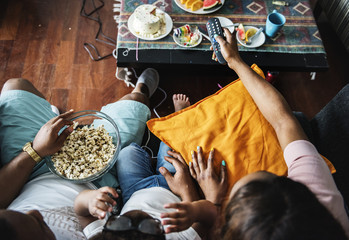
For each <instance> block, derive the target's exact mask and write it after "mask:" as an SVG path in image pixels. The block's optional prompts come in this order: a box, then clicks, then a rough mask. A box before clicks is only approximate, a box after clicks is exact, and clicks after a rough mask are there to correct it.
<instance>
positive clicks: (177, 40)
mask: <svg viewBox="0 0 349 240" xmlns="http://www.w3.org/2000/svg"><path fill="white" fill-rule="evenodd" d="M173 40H174V41H175V42H176V43H177V44H178V45H179V46H181V47H185V48H193V47H196V46H198V45H199V44H200V43H201V41H202V34H201V33H200V32H199V40H198V41H197V43H196V44H194V45H190V46H187V45H183V44H181V42H180V41H179V39H178V38H177V37H176V36H175V35H174V34H173Z"/></svg>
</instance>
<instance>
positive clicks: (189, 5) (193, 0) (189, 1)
mask: <svg viewBox="0 0 349 240" xmlns="http://www.w3.org/2000/svg"><path fill="white" fill-rule="evenodd" d="M195 1H196V0H188V1H187V2H186V3H185V7H186V8H191V5H192V4H193V3H194V2H195Z"/></svg>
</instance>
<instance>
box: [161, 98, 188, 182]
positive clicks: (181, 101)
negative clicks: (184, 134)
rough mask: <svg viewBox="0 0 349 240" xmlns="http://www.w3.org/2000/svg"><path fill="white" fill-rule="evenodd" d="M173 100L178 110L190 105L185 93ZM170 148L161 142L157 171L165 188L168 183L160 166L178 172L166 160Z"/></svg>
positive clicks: (173, 172)
mask: <svg viewBox="0 0 349 240" xmlns="http://www.w3.org/2000/svg"><path fill="white" fill-rule="evenodd" d="M172 100H173V105H174V109H175V111H176V112H177V111H180V110H182V109H184V108H186V107H189V106H190V102H189V98H188V97H187V96H186V95H184V94H174V95H173V97H172ZM169 150H171V148H170V147H169V146H167V145H166V144H165V143H164V142H161V143H160V147H159V152H158V157H157V163H156V173H157V175H158V176H159V179H160V184H161V185H162V186H163V187H165V188H168V185H167V182H166V180H165V178H164V177H163V176H162V175H161V174H160V172H159V168H160V167H165V168H166V169H167V170H168V171H169V172H170V173H172V174H175V173H176V169H175V168H174V166H173V165H172V164H171V163H169V162H168V161H166V160H165V156H168V154H167V152H168V151H169Z"/></svg>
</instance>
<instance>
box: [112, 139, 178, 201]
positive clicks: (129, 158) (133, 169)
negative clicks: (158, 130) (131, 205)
mask: <svg viewBox="0 0 349 240" xmlns="http://www.w3.org/2000/svg"><path fill="white" fill-rule="evenodd" d="M168 150H170V148H169V147H168V146H167V145H166V144H164V143H163V142H161V143H160V148H159V153H158V156H157V164H156V169H155V170H154V169H153V168H152V166H151V158H150V156H149V154H148V153H147V152H146V151H145V150H144V149H142V148H141V147H140V146H139V145H137V144H136V143H131V144H130V145H129V146H127V147H125V148H123V149H122V150H121V151H120V154H119V156H118V161H117V174H118V178H119V183H120V187H121V190H122V198H123V202H124V203H126V202H127V201H128V199H130V197H131V195H132V194H133V193H134V192H136V191H138V190H141V189H144V188H151V187H163V188H166V189H168V190H170V188H169V186H168V184H167V182H166V180H165V178H164V177H163V176H162V175H161V173H160V172H159V168H160V167H165V168H167V170H169V172H170V173H172V174H174V173H175V172H176V170H175V168H174V167H173V165H172V164H171V163H169V162H167V161H166V160H165V159H164V156H168V154H167V151H168Z"/></svg>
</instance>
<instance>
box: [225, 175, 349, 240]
mask: <svg viewBox="0 0 349 240" xmlns="http://www.w3.org/2000/svg"><path fill="white" fill-rule="evenodd" d="M223 213H224V219H223V221H224V222H223V227H222V229H221V233H220V235H221V239H223V240H227V239H229V240H230V239H234V240H250V239H253V240H265V239H268V240H281V239H282V240H288V239H290V240H291V239H292V240H293V239H297V240H299V239H314V240H315V239H316V240H321V239H336V240H340V239H347V237H346V235H345V232H344V230H343V228H342V226H341V225H340V224H339V223H338V222H337V221H336V220H335V219H334V217H333V216H332V214H331V213H330V212H329V211H328V210H327V209H326V208H325V207H324V206H323V205H322V204H321V203H320V202H319V201H318V199H317V198H316V196H315V195H314V194H313V193H312V192H311V191H310V190H309V189H308V188H307V187H306V186H305V185H303V184H301V183H298V182H295V181H293V180H291V179H289V178H286V177H275V178H273V179H272V180H270V181H263V180H262V181H261V180H254V181H251V182H249V183H247V184H246V185H244V186H242V187H241V188H240V189H239V190H238V191H237V192H236V193H235V194H234V196H233V197H232V198H231V199H230V200H229V202H228V203H227V205H226V207H225V209H224V210H223Z"/></svg>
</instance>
